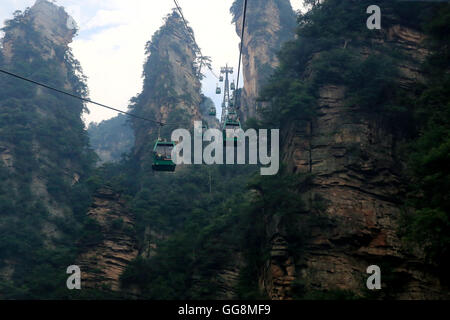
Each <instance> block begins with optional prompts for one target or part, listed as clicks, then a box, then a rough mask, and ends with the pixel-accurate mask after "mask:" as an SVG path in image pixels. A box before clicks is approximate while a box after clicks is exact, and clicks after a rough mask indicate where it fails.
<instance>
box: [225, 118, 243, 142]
mask: <svg viewBox="0 0 450 320" xmlns="http://www.w3.org/2000/svg"><path fill="white" fill-rule="evenodd" d="M239 129H241V123H240V121H239V120H237V119H233V118H231V117H227V119H226V120H225V124H224V125H223V144H224V145H225V146H226V145H227V141H233V142H234V145H235V146H236V145H238V144H239V138H238V137H235V136H234V132H235V130H239Z"/></svg>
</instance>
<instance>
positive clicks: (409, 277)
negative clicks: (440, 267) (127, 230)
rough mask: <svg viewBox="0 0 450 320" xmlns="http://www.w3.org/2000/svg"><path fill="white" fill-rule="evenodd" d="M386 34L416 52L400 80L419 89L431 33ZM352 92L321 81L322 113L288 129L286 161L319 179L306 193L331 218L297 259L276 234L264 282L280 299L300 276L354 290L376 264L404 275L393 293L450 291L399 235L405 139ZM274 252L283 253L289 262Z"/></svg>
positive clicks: (423, 295)
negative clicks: (425, 43) (351, 96)
mask: <svg viewBox="0 0 450 320" xmlns="http://www.w3.org/2000/svg"><path fill="white" fill-rule="evenodd" d="M383 36H384V39H380V41H381V42H382V43H384V45H385V46H386V48H390V49H392V48H395V49H397V50H400V51H401V52H403V53H405V54H406V55H408V56H412V57H413V58H414V59H410V60H408V61H406V60H405V61H403V62H401V65H399V66H398V67H399V69H400V76H399V79H398V80H399V85H400V86H402V87H404V88H411V87H412V86H413V84H414V83H417V82H418V81H421V79H422V78H423V75H421V74H420V72H419V70H420V68H419V64H420V63H421V62H423V61H424V59H425V57H426V54H427V50H426V49H425V48H424V46H423V42H422V41H423V39H424V35H423V34H420V33H418V32H417V31H415V30H412V29H408V28H405V27H402V26H400V25H396V26H394V27H392V28H390V29H389V30H387V31H386V32H385V33H384V35H383ZM360 49H361V55H362V56H366V55H367V54H368V53H369V52H370V49H369V48H360ZM372 53H373V52H372ZM346 99H347V88H346V87H345V86H343V85H339V84H329V85H325V86H323V87H321V88H320V90H319V99H318V109H317V117H315V119H314V120H313V121H308V120H295V121H291V123H290V124H289V125H288V127H287V128H285V130H284V131H283V132H284V133H285V135H284V137H283V140H284V142H283V145H284V150H283V153H282V154H283V160H284V162H285V163H287V164H288V167H289V170H290V171H291V172H292V173H310V174H312V175H313V177H314V178H313V186H312V188H311V190H310V191H309V192H308V193H307V194H304V195H303V196H304V197H305V202H306V203H311V202H312V199H317V198H320V199H322V200H321V201H322V202H323V203H324V204H326V209H325V210H324V214H325V217H327V219H328V220H329V223H328V224H325V225H322V226H317V227H314V228H313V229H312V230H311V237H310V239H309V241H308V243H307V245H306V248H305V249H304V253H303V254H302V256H301V257H300V258H297V260H296V261H295V264H292V260H293V259H294V257H293V256H292V255H289V254H288V253H287V251H285V249H283V248H286V245H283V243H285V240H284V239H283V235H282V234H276V233H275V232H274V233H272V234H268V237H269V238H270V237H274V238H275V239H276V240H277V241H275V242H274V243H273V244H272V255H271V259H270V260H269V261H268V267H267V268H266V270H265V272H264V273H263V276H262V277H263V280H262V281H261V286H262V288H264V290H265V291H266V292H267V294H268V295H269V297H270V298H272V299H289V298H290V297H291V293H290V288H289V287H291V286H292V285H293V284H294V281H297V283H301V284H302V286H304V288H307V290H316V291H332V290H349V291H351V292H353V293H355V294H360V295H365V294H367V290H366V288H365V279H367V276H366V269H367V267H368V266H370V265H373V264H374V265H379V266H380V267H381V270H382V273H383V274H384V276H385V277H386V278H387V279H389V277H391V278H390V279H392V278H395V279H401V280H400V281H397V282H395V283H393V282H390V283H389V282H388V281H386V282H383V280H382V283H383V288H384V290H385V292H386V297H390V298H397V299H435V298H446V297H447V298H448V295H447V292H446V290H445V289H443V288H442V287H441V286H440V283H439V280H438V278H437V277H436V275H433V272H430V268H431V269H432V267H431V266H429V265H426V264H425V263H424V260H423V259H422V258H423V255H422V254H420V253H418V254H417V255H416V256H412V255H411V254H410V253H408V252H407V251H406V250H404V247H403V245H402V242H401V240H400V238H399V236H398V220H399V217H400V214H401V206H402V203H403V200H404V196H405V189H404V181H403V178H402V177H403V175H402V170H403V163H404V161H403V159H402V158H401V156H400V153H399V152H398V151H399V149H398V146H399V144H400V142H401V139H402V138H401V137H399V136H397V135H396V134H395V132H394V131H393V130H392V128H389V126H388V125H387V123H386V121H385V119H383V117H382V116H380V115H377V114H374V113H368V111H367V110H366V111H364V110H363V108H360V107H359V106H358V105H350V104H349V103H348V101H347V100H346ZM310 210H312V209H310ZM270 223H274V224H275V225H276V224H277V222H276V221H271V222H270ZM270 229H271V230H279V229H282V226H271V227H270ZM274 252H275V253H276V254H275V255H278V254H279V255H280V256H282V261H281V262H277V261H280V260H279V259H278V258H277V257H274ZM283 261H284V262H283ZM294 268H295V270H293V269H294ZM294 275H295V277H294Z"/></svg>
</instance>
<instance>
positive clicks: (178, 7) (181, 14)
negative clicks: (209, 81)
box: [173, 0, 219, 79]
mask: <svg viewBox="0 0 450 320" xmlns="http://www.w3.org/2000/svg"><path fill="white" fill-rule="evenodd" d="M173 2H174V3H175V6H176V7H177V10H178V12H179V13H180V16H181V19H182V20H183V23H184V26H185V27H186V31H187V33H188V34H189V36H190V37H191V39H192V41H193V42H194V46H195V48H196V49H197V51H198V52H199V54H200V59H201V60H200V67H199V74H201V72H202V67H203V58H205V56H204V55H203V53H202V51H201V49H200V47H199V46H198V45H197V41H195V37H194V35H193V34H192V32H190V31H189V30H191V28H189V26H188V24H187V21H186V19H185V18H184V15H183V10H181V6H180V5H179V4H178V1H177V0H173ZM206 66H207V68H208V69H209V70H210V71H211V73H212V74H213V75H214V77H216V78H217V79H219V77H218V76H217V75H216V74H215V73H214V71H213V70H212V68H211V66H209V65H206Z"/></svg>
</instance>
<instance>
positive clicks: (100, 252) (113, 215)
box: [77, 187, 138, 291]
mask: <svg viewBox="0 0 450 320" xmlns="http://www.w3.org/2000/svg"><path fill="white" fill-rule="evenodd" d="M87 215H88V217H89V218H90V219H93V220H94V221H95V222H96V223H97V224H98V226H99V230H98V232H99V233H100V234H101V235H102V239H101V240H100V241H98V242H97V243H95V244H93V245H90V244H89V243H88V244H86V247H85V248H84V251H83V253H82V254H81V256H80V257H79V258H78V261H77V265H79V266H80V268H81V270H82V279H83V282H82V286H83V288H88V289H105V288H107V289H110V290H112V291H119V290H120V275H121V274H122V273H123V271H124V270H125V268H126V266H127V265H128V264H129V263H130V261H132V260H133V259H135V258H136V257H137V255H138V249H137V241H136V236H135V234H134V227H135V219H134V216H133V215H132V214H131V213H130V212H129V211H128V210H127V208H126V202H125V200H124V199H123V198H122V197H121V195H120V194H118V193H117V192H115V191H113V190H111V189H108V188H106V187H105V188H102V189H100V190H98V191H97V193H96V194H95V195H94V198H93V203H92V205H91V207H90V209H89V211H88V213H87Z"/></svg>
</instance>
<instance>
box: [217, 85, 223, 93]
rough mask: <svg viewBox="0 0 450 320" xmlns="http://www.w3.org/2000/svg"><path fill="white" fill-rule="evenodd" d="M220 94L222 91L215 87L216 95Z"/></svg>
mask: <svg viewBox="0 0 450 320" xmlns="http://www.w3.org/2000/svg"><path fill="white" fill-rule="evenodd" d="M221 93H222V90H221V89H220V87H219V86H217V88H216V94H221Z"/></svg>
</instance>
